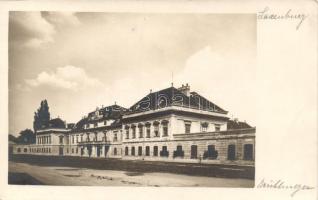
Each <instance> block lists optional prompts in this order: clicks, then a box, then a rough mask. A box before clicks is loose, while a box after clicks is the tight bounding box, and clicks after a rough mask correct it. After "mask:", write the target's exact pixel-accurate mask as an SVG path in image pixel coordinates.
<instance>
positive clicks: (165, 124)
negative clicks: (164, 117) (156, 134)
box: [162, 121, 168, 136]
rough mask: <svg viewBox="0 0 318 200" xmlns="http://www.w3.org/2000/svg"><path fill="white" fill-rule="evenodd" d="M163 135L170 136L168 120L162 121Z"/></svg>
mask: <svg viewBox="0 0 318 200" xmlns="http://www.w3.org/2000/svg"><path fill="white" fill-rule="evenodd" d="M162 135H163V136H168V121H163V122H162Z"/></svg>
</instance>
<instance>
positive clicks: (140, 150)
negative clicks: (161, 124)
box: [138, 146, 142, 156]
mask: <svg viewBox="0 0 318 200" xmlns="http://www.w3.org/2000/svg"><path fill="white" fill-rule="evenodd" d="M138 156H142V146H139V147H138Z"/></svg>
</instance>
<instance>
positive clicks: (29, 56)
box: [9, 11, 257, 135]
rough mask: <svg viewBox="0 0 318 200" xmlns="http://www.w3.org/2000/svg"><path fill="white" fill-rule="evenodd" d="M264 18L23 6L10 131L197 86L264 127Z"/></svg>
mask: <svg viewBox="0 0 318 200" xmlns="http://www.w3.org/2000/svg"><path fill="white" fill-rule="evenodd" d="M255 81H256V16H255V15H253V14H180V13H176V14H171V13H169V14H165V13H162V14H160V13H102V12H98V13H97V12H96V13H89V12H79V13H74V12H14V11H11V12H10V14H9V133H10V134H13V135H18V133H19V132H20V131H21V130H24V129H26V128H31V129H32V128H33V117H34V112H35V111H36V110H37V109H38V108H39V106H40V102H41V100H44V99H47V101H48V104H49V108H50V113H51V117H52V118H55V117H60V118H62V119H63V120H66V122H67V123H76V122H77V121H79V120H80V119H81V118H82V117H83V116H85V115H87V114H88V112H91V111H93V110H95V109H96V107H101V106H102V105H103V106H107V105H112V104H114V103H115V102H116V103H117V104H118V105H120V106H123V107H127V108H129V107H130V106H132V105H133V104H134V103H135V102H137V101H138V100H140V99H141V98H143V97H144V96H146V95H147V94H148V93H149V91H150V90H151V89H152V91H157V90H161V89H164V88H167V87H170V86H171V82H173V84H174V86H175V87H177V88H178V87H180V86H181V85H182V84H186V83H188V84H189V85H190V87H191V91H196V92H198V93H199V94H201V95H203V96H205V97H206V98H208V99H209V100H211V101H212V102H214V103H216V104H217V105H219V106H220V107H221V108H223V109H225V110H227V111H229V117H231V118H233V117H235V118H238V119H239V120H241V121H247V122H248V123H250V124H251V125H252V126H255V116H256V113H255V111H256V105H255V104H256V103H255V102H256V92H257V88H256V87H255Z"/></svg>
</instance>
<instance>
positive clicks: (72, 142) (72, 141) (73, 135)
mask: <svg viewBox="0 0 318 200" xmlns="http://www.w3.org/2000/svg"><path fill="white" fill-rule="evenodd" d="M72 144H74V135H72Z"/></svg>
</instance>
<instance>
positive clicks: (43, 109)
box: [33, 99, 50, 132]
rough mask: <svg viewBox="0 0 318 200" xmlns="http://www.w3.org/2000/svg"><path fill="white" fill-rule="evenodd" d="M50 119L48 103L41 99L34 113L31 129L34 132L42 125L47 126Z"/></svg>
mask: <svg viewBox="0 0 318 200" xmlns="http://www.w3.org/2000/svg"><path fill="white" fill-rule="evenodd" d="M49 120H50V112H49V106H48V103H47V101H46V99H45V100H43V101H41V106H40V108H39V109H38V110H37V112H35V113H34V121H33V129H34V131H35V132H36V131H37V130H39V129H41V128H42V127H43V126H47V125H48V122H49Z"/></svg>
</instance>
